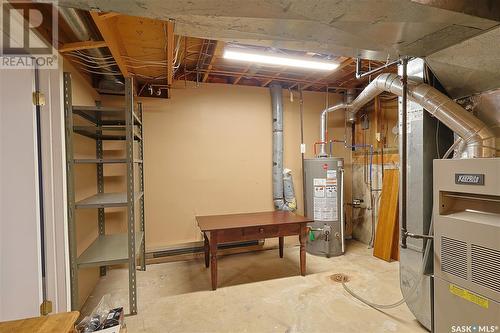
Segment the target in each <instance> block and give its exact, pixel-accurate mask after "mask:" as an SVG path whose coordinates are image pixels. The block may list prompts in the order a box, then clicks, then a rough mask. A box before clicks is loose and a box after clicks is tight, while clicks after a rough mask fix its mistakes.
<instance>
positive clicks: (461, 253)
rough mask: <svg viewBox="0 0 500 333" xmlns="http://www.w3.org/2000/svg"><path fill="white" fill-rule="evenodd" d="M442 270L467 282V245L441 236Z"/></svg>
mask: <svg viewBox="0 0 500 333" xmlns="http://www.w3.org/2000/svg"><path fill="white" fill-rule="evenodd" d="M441 270H442V271H443V272H446V273H449V274H451V275H455V276H457V277H459V278H462V279H464V280H467V243H466V242H464V241H460V240H457V239H453V238H448V237H444V236H441Z"/></svg>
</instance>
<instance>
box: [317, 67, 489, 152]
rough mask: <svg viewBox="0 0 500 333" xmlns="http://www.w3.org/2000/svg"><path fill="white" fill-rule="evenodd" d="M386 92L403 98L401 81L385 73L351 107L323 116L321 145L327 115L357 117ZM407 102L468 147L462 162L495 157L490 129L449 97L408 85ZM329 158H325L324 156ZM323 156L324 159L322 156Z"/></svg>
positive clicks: (396, 76) (413, 83)
mask: <svg viewBox="0 0 500 333" xmlns="http://www.w3.org/2000/svg"><path fill="white" fill-rule="evenodd" d="M384 91H387V92H390V93H393V94H395V95H398V96H402V94H403V84H402V82H401V77H400V76H399V75H396V74H391V73H384V74H381V75H379V76H377V78H375V79H374V80H373V81H372V82H371V83H370V84H369V85H368V86H367V87H366V88H365V89H364V90H363V91H362V92H361V93H360V94H359V96H358V97H357V98H356V99H355V100H354V101H353V102H352V103H350V104H344V103H343V104H338V105H334V106H332V107H330V108H328V109H325V110H323V112H322V113H321V141H322V142H325V140H326V133H327V132H326V126H327V114H328V113H329V112H332V111H335V110H339V109H347V110H348V112H350V113H352V114H355V113H356V112H358V110H359V109H361V107H362V106H363V105H365V104H367V103H368V102H369V101H371V100H372V99H373V98H374V97H375V96H377V95H379V94H380V93H382V92H384ZM408 98H409V99H410V100H411V101H413V102H415V103H417V104H419V105H421V106H422V107H423V108H424V109H425V110H427V112H429V113H431V114H432V115H433V116H434V117H436V118H437V119H438V120H439V121H441V122H442V123H443V124H445V125H446V126H447V127H448V128H450V129H451V130H452V131H453V132H455V133H456V134H457V135H458V136H460V137H461V138H462V140H463V141H464V142H465V143H466V144H464V145H462V151H461V152H460V154H461V157H462V158H475V157H495V136H494V135H493V133H492V132H491V131H490V130H489V129H488V127H487V126H486V125H485V124H484V123H483V122H482V121H481V120H479V119H478V118H476V117H475V116H474V115H472V114H471V113H469V112H467V111H466V110H465V109H463V108H462V107H461V106H460V105H458V104H457V103H455V102H453V101H452V100H451V99H450V98H448V97H447V96H446V95H444V94H442V93H441V92H439V91H438V90H436V89H434V88H433V87H431V86H429V85H427V84H425V83H416V82H411V81H408ZM320 149H321V150H320V154H325V144H324V143H323V144H321V147H320ZM325 155H326V154H325ZM320 156H322V155H320Z"/></svg>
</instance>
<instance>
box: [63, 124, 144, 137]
mask: <svg viewBox="0 0 500 333" xmlns="http://www.w3.org/2000/svg"><path fill="white" fill-rule="evenodd" d="M73 132H75V133H77V134H80V135H83V136H86V137H88V138H91V139H94V140H97V139H101V140H126V139H127V134H126V133H125V126H121V125H118V126H100V127H96V126H73ZM99 132H101V133H99ZM110 132H111V133H110ZM134 140H142V137H141V136H140V135H139V134H138V133H137V131H136V130H135V128H134Z"/></svg>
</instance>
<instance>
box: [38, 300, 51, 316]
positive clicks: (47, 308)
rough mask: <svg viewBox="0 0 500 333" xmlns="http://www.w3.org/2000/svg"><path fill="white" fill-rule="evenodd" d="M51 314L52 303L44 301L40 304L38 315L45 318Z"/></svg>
mask: <svg viewBox="0 0 500 333" xmlns="http://www.w3.org/2000/svg"><path fill="white" fill-rule="evenodd" d="M51 312H52V302H51V301H49V300H45V301H43V302H42V304H40V315H41V316H46V315H48V314H49V313H51Z"/></svg>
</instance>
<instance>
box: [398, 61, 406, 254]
mask: <svg viewBox="0 0 500 333" xmlns="http://www.w3.org/2000/svg"><path fill="white" fill-rule="evenodd" d="M402 67H403V76H402V78H401V84H402V96H401V104H402V105H401V147H400V154H399V158H400V162H401V163H400V168H401V174H400V178H401V187H400V193H399V196H400V205H401V207H400V209H401V222H400V223H401V231H402V232H401V247H402V248H405V249H406V239H407V229H406V227H407V220H406V215H407V214H406V213H407V212H406V206H407V202H406V201H407V193H406V191H407V179H408V177H407V171H408V170H407V169H408V168H407V163H408V137H407V136H408V133H407V129H408V126H407V124H408V117H407V112H408V110H407V109H408V58H406V57H405V58H403V61H402Z"/></svg>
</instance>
